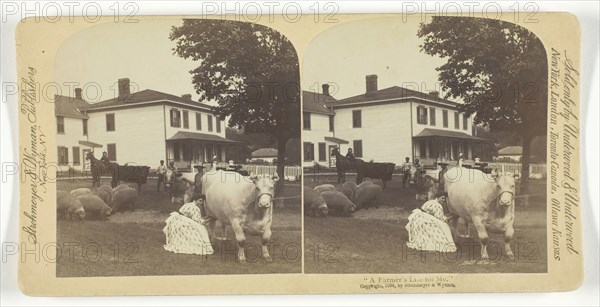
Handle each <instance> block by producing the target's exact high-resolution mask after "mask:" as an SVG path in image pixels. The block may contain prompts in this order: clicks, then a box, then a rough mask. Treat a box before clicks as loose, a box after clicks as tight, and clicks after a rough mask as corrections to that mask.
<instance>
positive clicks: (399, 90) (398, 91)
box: [328, 86, 458, 107]
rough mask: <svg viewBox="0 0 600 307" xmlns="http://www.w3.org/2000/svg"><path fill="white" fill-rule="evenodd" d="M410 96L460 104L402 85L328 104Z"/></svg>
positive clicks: (336, 104)
mask: <svg viewBox="0 0 600 307" xmlns="http://www.w3.org/2000/svg"><path fill="white" fill-rule="evenodd" d="M409 97H415V98H419V99H426V100H430V101H433V102H437V103H442V104H449V105H452V106H458V103H456V102H454V101H450V100H447V99H443V98H440V97H436V96H432V95H429V94H426V93H422V92H419V91H415V90H411V89H407V88H404V87H400V86H392V87H388V88H384V89H381V90H378V91H376V92H374V93H370V94H368V95H367V94H366V93H365V94H360V95H357V96H352V97H348V98H345V99H341V100H338V101H337V102H334V103H330V104H328V105H331V106H333V107H335V106H343V105H348V104H353V103H361V102H365V103H368V102H372V101H378V100H390V99H402V98H409Z"/></svg>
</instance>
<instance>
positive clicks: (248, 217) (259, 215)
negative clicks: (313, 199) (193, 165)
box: [202, 170, 279, 262]
mask: <svg viewBox="0 0 600 307" xmlns="http://www.w3.org/2000/svg"><path fill="white" fill-rule="evenodd" d="M277 180H279V177H278V176H277V174H274V175H273V176H270V175H252V174H251V175H250V176H241V175H240V174H239V173H237V172H232V171H223V170H219V171H216V172H214V173H213V172H208V173H206V174H204V175H203V176H202V189H203V192H204V193H205V194H206V204H205V207H206V214H207V215H208V221H209V226H210V228H211V229H212V230H213V231H212V232H213V234H214V229H215V223H216V221H217V220H218V221H220V222H221V224H222V225H223V227H225V226H226V225H231V228H232V229H233V231H234V232H235V239H236V241H237V243H238V260H239V261H240V262H245V261H246V255H245V253H244V247H245V245H246V234H250V235H259V236H261V238H262V256H263V258H264V259H266V260H267V261H271V256H270V255H269V250H268V246H267V244H268V243H269V241H270V240H271V222H272V217H273V191H274V186H275V182H277Z"/></svg>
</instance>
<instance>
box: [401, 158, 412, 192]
mask: <svg viewBox="0 0 600 307" xmlns="http://www.w3.org/2000/svg"><path fill="white" fill-rule="evenodd" d="M404 160H405V162H404V164H402V173H403V174H404V175H403V176H402V188H403V189H404V187H405V185H406V182H407V181H408V179H409V178H410V168H411V167H412V164H411V163H410V158H409V157H406V158H405V159H404Z"/></svg>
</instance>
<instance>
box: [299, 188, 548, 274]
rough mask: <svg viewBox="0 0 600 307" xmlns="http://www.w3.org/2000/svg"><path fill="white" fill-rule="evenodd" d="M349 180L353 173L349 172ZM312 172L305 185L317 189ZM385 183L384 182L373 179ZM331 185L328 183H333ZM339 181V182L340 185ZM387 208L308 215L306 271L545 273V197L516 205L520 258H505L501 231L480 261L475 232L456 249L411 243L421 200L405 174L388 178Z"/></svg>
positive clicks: (493, 236)
mask: <svg viewBox="0 0 600 307" xmlns="http://www.w3.org/2000/svg"><path fill="white" fill-rule="evenodd" d="M347 177H348V178H347V179H349V180H353V179H354V178H353V177H349V176H347ZM310 179H311V178H310V177H309V176H307V177H306V178H305V185H307V186H310V187H314V186H316V185H318V184H322V183H323V182H314V181H312V180H310ZM374 182H375V183H378V184H381V181H378V180H374ZM328 183H329V182H328ZM336 185H337V184H336ZM531 194H532V195H540V194H545V184H544V183H539V182H534V183H532V185H531ZM382 202H383V203H384V206H383V207H380V208H379V209H374V208H372V209H367V210H360V211H358V212H355V213H354V214H353V217H351V218H345V217H326V218H314V217H307V218H306V219H305V221H304V231H305V236H304V238H305V251H304V252H305V271H306V273H498V272H499V273H503V272H506V273H541V272H546V271H547V253H546V244H547V243H546V242H547V241H546V200H545V195H544V196H535V197H531V198H530V204H529V206H527V207H522V206H517V207H516V209H515V235H514V238H513V241H512V244H511V245H512V249H513V252H514V254H515V260H514V261H511V260H509V259H508V258H507V257H506V256H504V239H503V236H502V235H498V234H490V244H489V245H488V253H489V256H490V260H491V261H490V262H488V263H478V260H479V258H480V245H479V243H478V239H477V238H476V231H475V229H474V228H472V231H471V234H472V237H471V238H461V239H460V240H459V242H457V243H458V248H459V250H458V251H457V252H455V253H436V252H420V251H415V250H412V249H409V248H407V247H406V244H405V243H406V242H407V241H408V232H407V231H406V228H405V226H406V223H407V222H408V220H407V217H408V215H409V214H410V212H411V211H412V209H413V208H416V207H417V206H419V205H420V204H419V203H418V202H417V201H416V200H415V198H414V193H413V192H412V191H410V190H409V189H402V182H401V177H394V179H393V180H392V181H391V182H388V186H387V189H385V190H384V192H383V198H382ZM471 227H472V226H471Z"/></svg>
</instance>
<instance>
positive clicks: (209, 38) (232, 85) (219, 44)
mask: <svg viewBox="0 0 600 307" xmlns="http://www.w3.org/2000/svg"><path fill="white" fill-rule="evenodd" d="M170 39H171V40H173V41H175V42H176V47H175V48H174V53H175V54H176V55H178V56H180V57H182V58H185V59H192V60H194V61H197V62H198V67H196V68H195V69H193V70H192V71H190V73H191V74H192V82H193V84H194V87H195V89H196V92H197V93H198V94H200V100H201V101H203V100H211V101H216V102H217V103H218V106H217V107H215V111H216V112H217V114H218V116H220V117H221V118H225V117H228V118H229V122H228V124H229V126H230V127H236V128H238V129H244V131H246V132H248V133H267V134H269V135H271V136H272V137H273V138H275V139H276V141H277V147H278V148H277V149H278V161H279V163H278V164H277V173H278V175H279V177H280V178H284V161H285V156H286V152H285V151H286V143H287V141H288V140H289V139H291V138H297V137H299V136H300V87H299V84H300V73H299V64H298V57H297V55H296V51H295V49H294V47H293V45H292V44H291V42H290V41H289V40H288V39H287V38H286V37H285V36H284V35H283V34H281V33H279V32H277V31H275V30H273V29H271V28H268V27H265V26H261V25H258V24H254V23H245V22H236V21H222V20H199V19H184V20H183V25H181V26H179V27H173V28H172V30H171V34H170ZM283 183H284V180H280V181H279V183H278V186H277V187H276V189H277V190H278V191H281V190H282V189H283ZM281 204H282V203H281V202H280V205H281Z"/></svg>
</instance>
